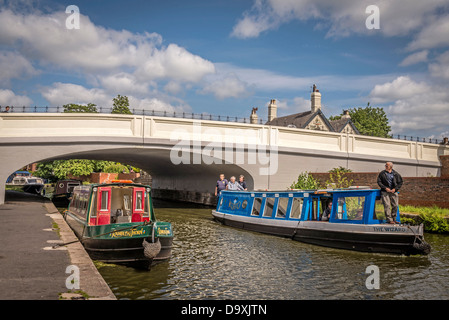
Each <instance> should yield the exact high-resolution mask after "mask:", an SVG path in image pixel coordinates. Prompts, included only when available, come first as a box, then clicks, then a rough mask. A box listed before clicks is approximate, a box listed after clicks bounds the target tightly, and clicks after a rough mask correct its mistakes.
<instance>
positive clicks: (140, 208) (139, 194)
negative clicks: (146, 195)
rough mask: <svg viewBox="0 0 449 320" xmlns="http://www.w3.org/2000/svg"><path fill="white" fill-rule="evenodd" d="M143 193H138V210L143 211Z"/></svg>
mask: <svg viewBox="0 0 449 320" xmlns="http://www.w3.org/2000/svg"><path fill="white" fill-rule="evenodd" d="M142 204H143V192H142V191H136V210H139V211H141V210H143V206H142Z"/></svg>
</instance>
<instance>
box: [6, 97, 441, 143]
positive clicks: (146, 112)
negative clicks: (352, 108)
mask: <svg viewBox="0 0 449 320" xmlns="http://www.w3.org/2000/svg"><path fill="white" fill-rule="evenodd" d="M6 108H8V107H2V106H0V112H3V113H4V112H11V113H13V112H22V113H25V112H30V113H34V112H35V113H63V112H64V107H59V106H58V107H47V106H46V107H37V106H34V107H32V106H29V107H25V106H23V107H17V106H16V107H14V106H11V107H9V109H6ZM96 109H97V113H109V114H110V113H111V112H112V108H105V107H96ZM130 111H131V112H132V113H133V114H134V115H140V116H155V117H171V118H184V119H197V120H214V121H225V122H237V123H250V119H249V118H241V117H232V116H222V115H212V114H209V113H192V112H179V111H178V112H176V111H173V112H172V111H160V110H145V109H130ZM263 123H264V121H263V119H259V124H263ZM391 138H392V139H399V140H407V141H417V142H427V143H434V144H448V141H447V138H444V139H440V140H438V139H436V138H421V137H414V136H411V135H410V136H407V135H399V134H398V135H394V136H392V137H391Z"/></svg>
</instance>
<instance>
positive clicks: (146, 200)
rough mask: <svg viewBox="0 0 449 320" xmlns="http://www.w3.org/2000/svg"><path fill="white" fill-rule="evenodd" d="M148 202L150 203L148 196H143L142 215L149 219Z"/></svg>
mask: <svg viewBox="0 0 449 320" xmlns="http://www.w3.org/2000/svg"><path fill="white" fill-rule="evenodd" d="M149 201H150V197H149V194H145V202H144V206H145V210H144V213H143V216H144V217H149V216H150V207H149Z"/></svg>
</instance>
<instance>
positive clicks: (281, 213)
mask: <svg viewBox="0 0 449 320" xmlns="http://www.w3.org/2000/svg"><path fill="white" fill-rule="evenodd" d="M288 200H289V199H288V198H279V201H278V210H277V212H276V218H285V216H286V215H287V207H288Z"/></svg>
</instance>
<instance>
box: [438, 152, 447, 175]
mask: <svg viewBox="0 0 449 320" xmlns="http://www.w3.org/2000/svg"><path fill="white" fill-rule="evenodd" d="M440 161H441V177H445V178H447V177H449V155H447V156H440Z"/></svg>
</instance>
